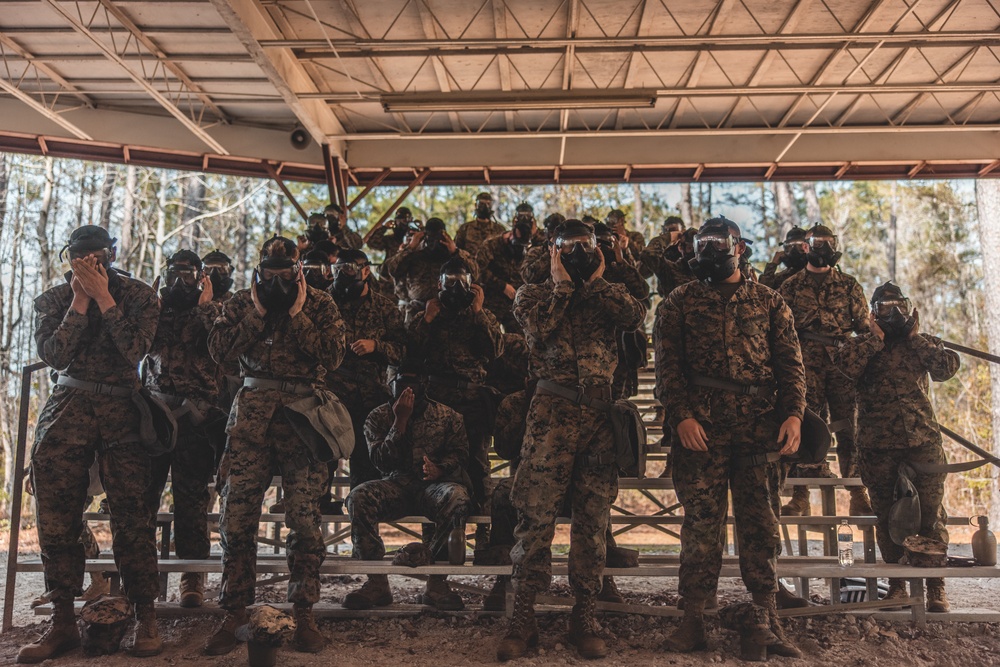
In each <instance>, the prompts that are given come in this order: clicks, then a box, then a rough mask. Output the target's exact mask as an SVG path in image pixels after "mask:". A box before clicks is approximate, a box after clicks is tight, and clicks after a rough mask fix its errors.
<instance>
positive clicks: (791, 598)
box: [774, 581, 809, 609]
mask: <svg viewBox="0 0 1000 667" xmlns="http://www.w3.org/2000/svg"><path fill="white" fill-rule="evenodd" d="M774 602H775V604H776V605H777V606H778V609H799V608H801V607H808V606H809V600H806V599H805V598H800V597H798V596H796V595H795V594H794V593H792V592H791V591H790V590H788V589H787V588H785V585H784V584H783V583H781V582H780V581H779V582H778V593H777V594H776V595H775V596H774Z"/></svg>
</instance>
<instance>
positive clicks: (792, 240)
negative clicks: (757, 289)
mask: <svg viewBox="0 0 1000 667" xmlns="http://www.w3.org/2000/svg"><path fill="white" fill-rule="evenodd" d="M808 237H809V234H808V232H806V230H804V229H802V228H801V227H792V228H791V229H790V230H788V233H787V234H785V241H784V243H783V244H782V245H781V251H782V257H781V263H782V264H784V265H785V266H787V267H788V268H790V269H794V270H796V271H797V270H799V269H802V268H805V265H806V263H807V262H808V257H809V240H808Z"/></svg>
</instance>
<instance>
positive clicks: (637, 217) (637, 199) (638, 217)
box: [632, 183, 648, 236]
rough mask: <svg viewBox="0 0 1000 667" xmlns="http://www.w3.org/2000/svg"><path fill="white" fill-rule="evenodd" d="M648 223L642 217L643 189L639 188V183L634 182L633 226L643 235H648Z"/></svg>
mask: <svg viewBox="0 0 1000 667" xmlns="http://www.w3.org/2000/svg"><path fill="white" fill-rule="evenodd" d="M647 226H648V225H647V224H646V220H645V218H643V217H642V190H640V189H639V184H638V183H633V184H632V227H633V228H634V229H635V231H637V232H639V233H640V234H642V235H643V236H646V227H647Z"/></svg>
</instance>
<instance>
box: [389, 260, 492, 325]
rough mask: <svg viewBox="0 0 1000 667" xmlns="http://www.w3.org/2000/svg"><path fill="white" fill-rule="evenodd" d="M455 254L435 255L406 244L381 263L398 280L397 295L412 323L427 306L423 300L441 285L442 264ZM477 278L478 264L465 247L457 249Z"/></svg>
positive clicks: (404, 313)
mask: <svg viewBox="0 0 1000 667" xmlns="http://www.w3.org/2000/svg"><path fill="white" fill-rule="evenodd" d="M452 257H453V255H449V254H444V253H443V254H442V255H441V256H435V255H432V254H431V253H430V252H428V251H426V250H422V249H416V250H414V249H411V248H404V249H403V250H400V251H399V253H398V254H397V255H396V256H395V257H393V258H392V259H391V260H389V261H387V262H386V263H385V264H383V265H382V267H383V269H384V270H386V271H387V272H388V273H389V276H391V277H392V280H393V282H394V283H395V289H396V296H397V297H399V300H400V301H401V302H403V304H404V305H403V306H402V310H403V317H404V320H405V322H406V324H407V325H409V324H410V323H411V322H412V321H413V318H414V317H415V316H416V314H417V313H421V312H423V310H424V304H426V303H427V302H428V301H430V300H431V299H433V298H435V297H436V296H437V293H438V289H439V282H438V281H439V279H440V277H441V266H442V265H443V264H444V263H445V262H447V261H448V260H449V259H451V258H452ZM458 257H459V258H461V259H462V260H463V261H464V262H465V265H466V266H467V267H469V271H470V273H472V279H473V281H475V280H476V279H477V278H478V277H479V265H478V264H476V262H475V260H474V259H472V256H471V255H470V254H469V253H467V252H465V251H464V250H459V251H458Z"/></svg>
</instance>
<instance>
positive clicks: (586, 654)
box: [566, 637, 608, 660]
mask: <svg viewBox="0 0 1000 667" xmlns="http://www.w3.org/2000/svg"><path fill="white" fill-rule="evenodd" d="M566 643H567V644H570V645H571V646H575V647H576V652H577V653H578V654H579V656H580V657H581V658H583V659H584V660H600V659H601V658H606V657H608V647H607V646H605V647H604V650H603V651H584V650H583V649H581V648H580V646H579V644H577V643H576V641H575V640H574V639H573V638H572V637H567V638H566Z"/></svg>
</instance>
